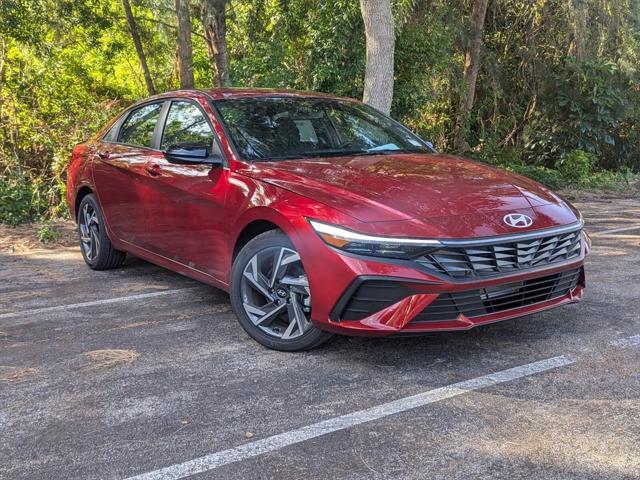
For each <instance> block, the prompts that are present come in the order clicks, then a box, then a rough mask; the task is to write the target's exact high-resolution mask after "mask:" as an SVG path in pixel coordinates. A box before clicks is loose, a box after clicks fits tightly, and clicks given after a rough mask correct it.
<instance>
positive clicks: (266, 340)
mask: <svg viewBox="0 0 640 480" xmlns="http://www.w3.org/2000/svg"><path fill="white" fill-rule="evenodd" d="M274 248H284V249H287V252H288V251H293V252H295V248H294V247H293V244H292V243H291V241H290V240H289V239H288V238H287V236H286V235H285V234H284V233H282V232H281V231H280V230H271V231H268V232H265V233H262V234H260V235H258V236H257V237H255V238H253V239H252V240H251V241H249V243H247V244H246V245H245V246H244V248H243V249H242V250H241V251H240V253H239V254H238V256H237V257H236V259H235V261H234V262H233V268H232V273H231V306H232V308H233V311H234V312H235V314H236V316H237V317H238V321H239V322H240V325H241V326H242V328H243V329H244V330H245V331H246V332H247V333H248V334H249V336H251V338H253V339H254V340H256V341H257V342H258V343H260V344H262V345H264V346H265V347H267V348H271V349H273V350H280V351H283V352H296V351H302V350H310V349H312V348H315V347H317V346H318V345H320V344H322V343H324V342H326V341H327V340H328V339H329V338H331V336H332V334H331V333H328V332H325V331H322V330H320V329H318V328H316V327H315V326H313V325H309V324H305V328H308V330H303V329H300V331H303V332H304V333H302V334H299V336H297V337H295V338H288V339H282V338H278V337H276V336H274V335H272V334H269V333H266V332H265V331H264V330H263V329H261V327H259V326H256V324H254V322H253V321H252V320H251V318H250V317H249V314H248V313H247V311H246V309H245V306H244V299H245V298H246V297H243V295H244V294H246V288H247V287H246V286H244V287H243V283H242V282H243V279H244V277H245V275H244V272H245V268H248V264H249V262H250V261H251V260H252V259H253V257H254V256H256V255H258V254H259V253H261V252H262V253H266V254H268V252H267V251H268V250H270V249H274ZM295 253H297V252H295ZM257 258H259V257H257ZM287 268H288V267H287ZM297 268H299V269H301V262H300V263H299V267H297ZM302 274H304V270H303V269H302ZM298 278H300V277H298ZM244 281H245V282H246V280H244ZM245 285H246V283H245ZM243 288H244V290H243ZM307 291H308V284H307ZM273 295H274V298H276V302H278V300H277V297H276V294H275V293H274V294H273ZM287 298H288V297H287ZM287 303H290V302H289V301H287ZM287 311H288V307H287ZM299 311H300V310H299ZM283 316H284V312H283V314H282V315H281V316H280V317H278V316H274V318H283ZM285 318H291V317H290V316H289V315H287V316H286V317H285ZM291 322H292V323H293V321H291Z"/></svg>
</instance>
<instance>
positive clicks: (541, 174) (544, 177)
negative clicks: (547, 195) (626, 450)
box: [505, 164, 567, 190]
mask: <svg viewBox="0 0 640 480" xmlns="http://www.w3.org/2000/svg"><path fill="white" fill-rule="evenodd" d="M505 169H506V170H509V171H512V172H515V173H518V174H520V175H524V176H525V177H529V178H531V179H533V180H535V181H536V182H540V183H541V184H543V185H545V186H546V187H549V188H551V189H554V190H556V189H559V188H563V187H565V186H566V185H567V181H566V179H565V178H564V177H563V176H562V175H561V174H560V172H558V171H557V170H554V169H552V168H547V167H543V166H540V165H518V164H515V165H509V166H506V167H505Z"/></svg>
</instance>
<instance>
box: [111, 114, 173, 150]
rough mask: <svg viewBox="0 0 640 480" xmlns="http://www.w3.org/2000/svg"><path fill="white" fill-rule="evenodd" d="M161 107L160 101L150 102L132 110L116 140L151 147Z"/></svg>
mask: <svg viewBox="0 0 640 480" xmlns="http://www.w3.org/2000/svg"><path fill="white" fill-rule="evenodd" d="M161 109H162V104H161V103H152V104H151V105H145V106H144V107H140V108H137V109H136V110H133V111H132V112H131V113H130V114H129V117H127V119H126V120H125V122H124V123H123V124H122V127H121V128H120V134H119V135H118V142H120V143H126V144H128V145H137V146H139V147H151V139H152V138H153V130H154V129H155V128H156V123H157V121H158V117H160V110H161Z"/></svg>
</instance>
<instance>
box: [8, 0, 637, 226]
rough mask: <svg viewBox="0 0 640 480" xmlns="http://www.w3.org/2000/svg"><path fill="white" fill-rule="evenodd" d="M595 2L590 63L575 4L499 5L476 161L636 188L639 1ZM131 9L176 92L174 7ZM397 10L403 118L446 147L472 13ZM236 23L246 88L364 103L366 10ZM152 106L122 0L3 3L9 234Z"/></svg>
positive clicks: (287, 7)
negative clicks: (68, 173)
mask: <svg viewBox="0 0 640 480" xmlns="http://www.w3.org/2000/svg"><path fill="white" fill-rule="evenodd" d="M198 1H199V0H198ZM198 1H194V2H192V5H191V6H192V17H193V18H192V21H193V30H194V32H193V33H194V35H193V50H194V73H195V79H196V85H197V86H198V87H204V88H206V87H210V86H212V85H211V83H212V78H213V76H212V67H211V65H210V64H209V60H208V56H207V51H206V45H205V42H204V40H203V38H202V25H201V24H200V22H199V20H198ZM584 4H585V5H586V7H587V11H588V18H587V22H586V25H587V27H586V30H585V31H584V32H583V42H582V43H583V47H584V48H583V50H584V51H583V54H582V56H581V59H580V60H578V59H576V58H573V57H571V56H569V53H570V48H571V45H573V44H574V35H575V31H574V29H573V27H574V23H572V22H573V20H572V18H571V12H570V11H569V10H570V9H567V8H566V1H565V0H531V1H523V0H504V1H500V2H489V7H488V11H487V19H486V22H485V25H484V35H483V49H482V61H481V66H480V71H479V76H478V82H477V87H476V93H475V102H474V106H473V110H472V112H471V117H470V119H469V128H468V132H466V130H465V132H466V133H467V138H466V141H467V143H468V145H469V146H470V151H468V152H462V153H464V154H466V155H468V156H472V157H474V158H476V159H479V160H482V161H485V162H488V163H491V164H493V165H497V166H500V167H503V168H508V169H511V170H512V171H515V172H518V173H521V174H524V175H527V176H530V177H532V178H534V179H536V180H539V181H541V182H542V183H544V184H545V185H548V186H550V187H552V188H560V187H562V186H565V185H570V186H572V187H578V188H618V186H620V188H624V186H625V185H629V184H630V182H631V183H632V182H633V181H634V180H629V179H634V178H636V177H635V175H636V174H637V172H639V171H640V69H639V68H638V65H640V12H638V11H637V8H636V9H635V10H634V5H635V6H636V7H637V2H635V1H634V2H629V1H617V0H616V1H615V2H610V1H608V0H585V2H584ZM131 5H132V9H133V14H134V16H135V17H136V22H137V24H138V28H139V30H140V36H141V38H142V42H143V47H144V50H145V53H146V56H147V61H148V63H149V68H150V71H151V75H152V77H153V81H154V84H155V85H156V87H157V89H158V90H160V91H162V90H169V89H174V88H177V87H178V78H177V66H176V61H175V52H176V45H177V43H176V41H177V40H176V30H175V24H176V18H175V12H174V11H173V8H174V2H173V1H172V0H131ZM392 8H393V14H394V19H395V23H396V51H395V85H394V98H393V106H392V115H393V116H394V117H395V118H398V119H399V120H401V121H402V122H404V123H406V124H407V125H409V126H410V127H411V128H412V129H413V130H415V131H416V132H417V133H419V134H420V135H421V136H423V137H424V138H427V139H430V140H431V141H433V142H434V143H435V145H436V146H437V147H438V148H439V149H440V150H443V151H447V150H448V149H449V148H450V147H451V145H452V140H453V138H454V134H455V133H456V132H455V128H456V127H455V123H456V121H455V119H456V118H457V114H458V108H459V103H460V99H459V94H460V92H461V91H462V88H464V87H465V85H463V82H462V79H463V76H462V72H463V68H464V53H465V52H464V48H465V45H466V40H467V35H468V30H469V28H468V27H469V23H468V22H469V17H470V14H471V4H470V2H469V1H467V0H464V1H463V0H453V1H445V0H392ZM227 16H228V22H227V41H228V46H229V60H230V77H231V81H232V83H233V85H235V86H255V87H274V88H296V89H306V90H319V91H325V92H328V93H333V94H337V95H345V96H350V97H356V98H359V97H361V96H362V90H363V80H364V79H363V77H364V70H365V39H364V27H363V24H362V19H361V15H360V10H359V2H357V1H355V0H323V1H320V0H230V1H228V2H227ZM145 96H146V87H145V83H144V79H143V76H142V71H141V67H140V64H139V61H138V57H137V54H136V51H135V48H134V45H133V43H132V41H131V35H130V32H129V30H128V26H127V23H126V21H125V18H124V13H123V10H122V2H121V0H2V1H0V192H1V195H2V203H0V222H5V223H18V222H22V221H27V220H30V219H34V218H38V217H40V216H43V215H44V216H46V217H52V216H59V215H64V214H65V213H66V207H65V206H64V202H63V198H64V188H65V187H64V185H65V183H64V182H65V168H66V165H67V162H68V159H69V155H70V151H71V149H72V148H73V145H74V144H76V143H77V142H80V141H83V140H85V139H86V138H88V137H89V136H90V135H91V134H93V133H95V132H96V131H97V130H98V129H99V128H100V126H102V125H103V124H104V123H105V122H106V121H107V120H108V119H109V118H111V117H112V116H113V115H115V114H116V113H117V112H118V111H120V110H121V109H122V108H124V107H126V106H127V105H129V104H130V103H131V102H133V101H136V100H139V99H141V98H143V97H145ZM612 172H613V173H612ZM616 172H617V173H616ZM634 172H635V173H634Z"/></svg>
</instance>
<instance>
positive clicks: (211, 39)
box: [200, 0, 229, 87]
mask: <svg viewBox="0 0 640 480" xmlns="http://www.w3.org/2000/svg"><path fill="white" fill-rule="evenodd" d="M226 3H227V2H226V0H201V3H200V11H201V14H202V27H203V30H204V38H205V42H206V44H207V52H208V54H209V60H210V62H211V65H212V67H213V77H214V79H215V83H216V86H218V87H225V86H227V85H229V51H228V49H227V13H226V11H225V7H226Z"/></svg>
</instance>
